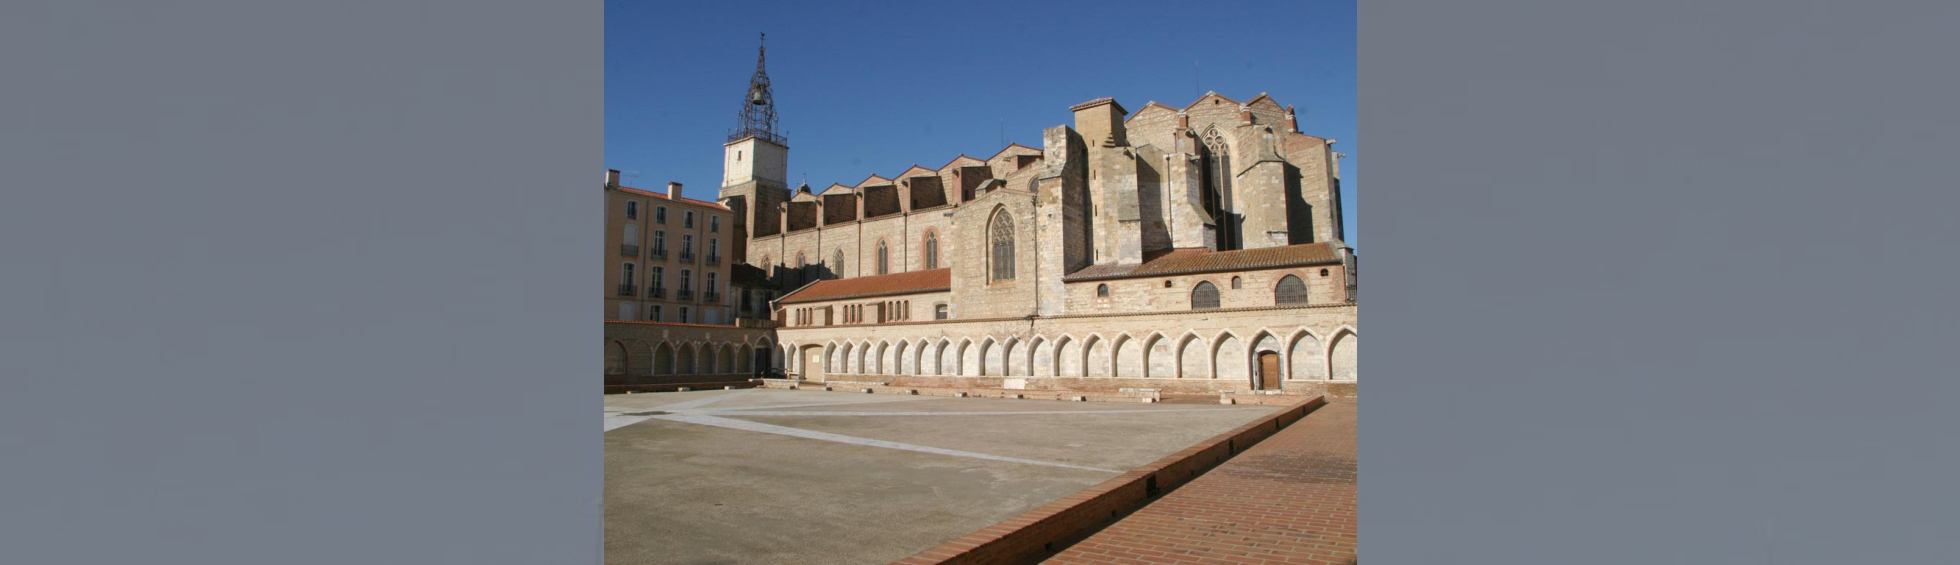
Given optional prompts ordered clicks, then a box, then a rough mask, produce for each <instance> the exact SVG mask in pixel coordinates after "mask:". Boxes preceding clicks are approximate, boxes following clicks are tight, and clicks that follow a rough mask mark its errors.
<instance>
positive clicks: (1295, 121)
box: [1286, 106, 1300, 133]
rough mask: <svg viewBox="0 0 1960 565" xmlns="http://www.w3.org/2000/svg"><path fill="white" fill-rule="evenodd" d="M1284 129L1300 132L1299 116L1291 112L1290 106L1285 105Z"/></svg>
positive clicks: (1288, 131) (1290, 131) (1289, 131)
mask: <svg viewBox="0 0 1960 565" xmlns="http://www.w3.org/2000/svg"><path fill="white" fill-rule="evenodd" d="M1286 131H1287V133H1300V118H1299V117H1297V116H1295V115H1294V114H1293V107H1292V106H1287V107H1286Z"/></svg>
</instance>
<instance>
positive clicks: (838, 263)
mask: <svg viewBox="0 0 1960 565" xmlns="http://www.w3.org/2000/svg"><path fill="white" fill-rule="evenodd" d="M830 272H831V274H834V275H837V277H838V278H843V277H844V248H842V247H839V248H837V250H836V251H832V252H830Z"/></svg>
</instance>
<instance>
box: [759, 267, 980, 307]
mask: <svg viewBox="0 0 1960 565" xmlns="http://www.w3.org/2000/svg"><path fill="white" fill-rule="evenodd" d="M952 288H953V270H952V269H932V270H927V271H911V272H906V273H892V274H889V275H872V276H868V277H856V278H849V279H830V280H823V281H817V282H816V283H813V284H811V285H809V286H806V287H803V288H802V289H800V290H797V291H795V292H791V293H789V294H787V295H784V296H783V297H782V298H780V299H778V300H777V301H776V302H777V303H780V304H792V303H798V302H816V301H819V300H841V299H845V298H862V297H870V296H886V295H892V294H916V293H921V292H936V291H942V290H950V289H952Z"/></svg>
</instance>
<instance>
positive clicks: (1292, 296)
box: [1273, 275, 1307, 306]
mask: <svg viewBox="0 0 1960 565" xmlns="http://www.w3.org/2000/svg"><path fill="white" fill-rule="evenodd" d="M1273 303H1274V304H1277V305H1279V306H1292V305H1297V304H1306V303H1307V283H1305V282H1301V281H1300V277H1296V276H1293V275H1286V278H1283V279H1280V280H1279V286H1277V287H1274V288H1273Z"/></svg>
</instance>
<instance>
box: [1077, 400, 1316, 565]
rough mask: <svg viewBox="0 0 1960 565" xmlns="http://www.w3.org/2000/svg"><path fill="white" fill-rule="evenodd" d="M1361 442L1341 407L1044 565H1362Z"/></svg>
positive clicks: (1296, 425)
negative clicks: (1357, 444)
mask: <svg viewBox="0 0 1960 565" xmlns="http://www.w3.org/2000/svg"><path fill="white" fill-rule="evenodd" d="M1354 433H1355V400H1354V399H1340V400H1334V401H1332V402H1330V403H1329V404H1328V405H1326V406H1322V407H1320V408H1319V409H1318V410H1315V411H1314V412H1313V413H1311V414H1308V415H1307V417H1306V418H1305V419H1302V420H1300V421H1299V422H1296V423H1294V424H1293V425H1291V426H1287V427H1286V429H1283V430H1280V432H1279V433H1277V434H1274V435H1273V436H1272V437H1269V438H1266V440H1265V441H1261V442H1259V443H1258V444H1257V445H1254V446H1253V447H1252V449H1248V450H1246V451H1245V452H1244V453H1240V454H1238V455H1237V456H1234V457H1232V458H1231V459H1229V460H1226V461H1225V463H1224V464H1221V465H1219V466H1218V467H1217V468H1214V469H1212V470H1211V471H1209V472H1207V473H1205V474H1204V475H1201V476H1199V477H1198V478H1197V479H1194V480H1192V481H1191V482H1190V483H1186V484H1185V485H1184V486H1181V487H1178V488H1177V489H1176V490H1173V491H1171V492H1170V494H1168V495H1165V496H1164V497H1163V498H1160V499H1157V500H1156V501H1153V502H1151V503H1150V504H1149V505H1147V506H1144V507H1143V508H1142V509H1141V510H1138V511H1136V513H1134V514H1131V515H1129V516H1125V517H1124V518H1123V519H1121V520H1119V521H1117V522H1116V523H1115V524H1112V525H1110V526H1109V527H1107V528H1104V529H1103V530H1102V531H1100V532H1096V534H1095V535H1093V536H1090V537H1089V538H1087V539H1084V540H1082V541H1081V542H1078V543H1076V544H1075V545H1072V546H1069V547H1068V548H1067V549H1065V550H1063V551H1062V552H1061V553H1059V554H1057V555H1055V556H1054V557H1052V558H1050V559H1048V560H1047V561H1046V563H1243V564H1246V565H1272V564H1279V563H1306V564H1313V565H1346V564H1350V563H1355V514H1354V513H1355V510H1354V509H1355V504H1354V485H1355V464H1354V461H1355V459H1354V440H1355V438H1354Z"/></svg>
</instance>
